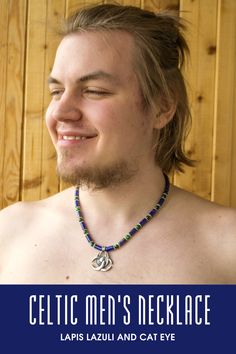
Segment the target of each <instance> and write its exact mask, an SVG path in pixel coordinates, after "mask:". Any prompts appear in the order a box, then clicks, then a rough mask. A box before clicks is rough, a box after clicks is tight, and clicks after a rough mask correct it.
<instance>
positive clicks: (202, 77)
mask: <svg viewBox="0 0 236 354" xmlns="http://www.w3.org/2000/svg"><path fill="white" fill-rule="evenodd" d="M180 12H181V16H182V17H183V18H184V19H186V20H187V21H189V22H190V23H191V25H190V27H189V30H188V32H187V40H188V43H189V47H190V53H191V61H190V64H189V65H188V66H187V67H186V69H185V77H186V80H187V82H188V86H189V87H188V91H189V96H190V104H191V111H192V117H193V122H192V129H191V133H190V135H189V137H188V141H187V151H188V154H189V156H191V157H192V158H193V159H195V160H197V161H199V162H198V163H197V166H196V167H194V168H186V169H185V170H186V173H185V174H184V175H181V176H180V175H178V174H176V175H175V183H176V184H177V185H178V186H180V187H183V188H185V189H187V190H190V191H192V192H194V193H196V194H198V195H200V196H202V197H203V198H206V199H210V198H211V176H212V145H213V127H214V85H215V67H216V49H217V48H216V34H217V0H206V1H200V0H196V1H191V0H181V1H180Z"/></svg>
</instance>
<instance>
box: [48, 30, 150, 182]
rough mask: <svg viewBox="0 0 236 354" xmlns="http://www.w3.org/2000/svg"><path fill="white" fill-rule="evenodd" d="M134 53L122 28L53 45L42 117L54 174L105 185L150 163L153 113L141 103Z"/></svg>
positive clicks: (131, 42) (69, 38) (81, 34)
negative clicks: (52, 151) (55, 167)
mask: <svg viewBox="0 0 236 354" xmlns="http://www.w3.org/2000/svg"><path fill="white" fill-rule="evenodd" d="M134 53H135V51H134V42H133V39H132V37H131V36H130V35H129V34H128V33H124V32H121V31H113V32H112V33H109V34H108V33H101V32H87V33H76V34H71V35H68V36H66V37H65V38H64V39H63V40H62V42H61V43H60V45H59V47H58V50H57V54H56V58H55V62H54V65H53V69H52V72H51V75H50V78H49V89H50V92H51V95H52V101H51V103H50V105H49V107H48V110H47V114H46V122H47V127H48V130H49V133H50V135H51V138H52V141H53V143H54V145H55V148H56V150H57V155H58V171H59V174H60V175H61V176H62V177H65V178H67V179H69V180H70V181H71V182H72V183H74V184H77V183H80V182H81V183H82V184H83V183H84V184H88V185H91V184H92V185H94V186H96V185H97V187H98V188H99V187H106V186H108V185H109V181H107V180H110V181H111V182H110V183H111V184H112V183H118V182H122V181H123V180H127V179H130V178H131V177H132V175H133V174H134V173H137V172H138V171H139V169H140V168H143V167H144V166H145V165H146V164H147V161H148V162H149V163H150V162H151V163H153V164H154V157H153V156H154V152H153V150H152V137H153V114H152V113H151V112H144V110H143V108H142V98H141V93H140V89H139V85H138V82H137V79H136V76H135V73H134V69H133V66H134V65H133V60H134ZM104 179H106V182H102V180H104ZM99 181H100V182H99ZM99 184H100V186H99Z"/></svg>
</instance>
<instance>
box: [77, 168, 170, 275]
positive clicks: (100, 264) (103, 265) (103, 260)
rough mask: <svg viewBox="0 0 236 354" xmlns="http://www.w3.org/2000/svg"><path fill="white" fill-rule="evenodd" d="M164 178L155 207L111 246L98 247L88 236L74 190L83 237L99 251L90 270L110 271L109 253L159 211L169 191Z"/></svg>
mask: <svg viewBox="0 0 236 354" xmlns="http://www.w3.org/2000/svg"><path fill="white" fill-rule="evenodd" d="M164 177H165V188H164V192H163V193H162V195H161V198H160V199H159V200H158V202H157V204H156V205H155V207H154V208H153V209H152V210H150V211H149V213H148V214H147V215H146V216H145V217H144V218H143V219H142V220H141V221H140V222H139V223H138V224H137V225H136V226H134V227H133V228H132V229H131V230H130V232H128V233H127V234H126V235H125V236H124V237H123V238H122V239H121V240H120V241H119V242H117V243H116V244H114V245H111V246H100V245H98V244H97V243H95V242H94V241H93V239H92V237H91V235H90V234H89V231H88V228H87V225H86V223H85V221H84V218H83V215H82V212H81V207H80V202H79V187H78V186H77V187H76V189H75V210H76V213H77V215H78V218H79V222H80V226H81V228H82V230H83V233H84V236H85V237H86V239H87V241H88V243H89V244H90V246H92V247H93V248H95V249H96V250H98V251H99V253H98V255H97V256H96V257H95V258H94V259H93V260H92V268H93V269H94V270H97V271H102V272H106V271H108V270H109V269H111V267H112V265H113V262H112V260H111V258H110V256H109V252H111V251H115V250H117V249H118V248H120V247H121V246H123V245H124V244H125V243H126V242H128V241H129V240H130V239H131V238H132V237H133V236H134V235H135V234H136V233H137V232H138V231H139V230H140V229H141V228H142V227H143V226H144V225H146V224H147V223H148V222H149V221H150V220H151V219H152V218H153V217H154V216H155V215H156V214H157V212H158V211H159V210H160V208H161V207H162V205H163V204H164V202H165V200H166V198H167V196H168V193H169V189H170V182H169V179H168V177H167V175H166V174H164Z"/></svg>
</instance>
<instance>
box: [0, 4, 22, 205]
mask: <svg viewBox="0 0 236 354" xmlns="http://www.w3.org/2000/svg"><path fill="white" fill-rule="evenodd" d="M26 9H27V7H26V1H25V0H20V1H13V0H12V1H6V2H5V1H3V2H1V12H0V13H1V15H0V16H1V36H2V38H1V58H2V59H1V64H0V67H1V78H2V80H3V88H4V91H5V93H4V94H3V96H2V97H1V99H2V98H3V99H4V101H5V104H4V103H3V105H2V103H1V113H0V114H1V122H3V126H2V127H3V129H2V131H1V149H2V151H4V153H2V154H1V194H2V198H1V199H2V202H1V207H5V206H7V205H9V204H11V203H14V202H16V201H18V200H19V194H20V193H19V189H20V165H21V130H22V112H23V85H24V55H25V29H26ZM4 16H6V17H5V18H4ZM4 27H5V28H4ZM6 34H7V36H6ZM2 55H3V56H2ZM4 101H3V102H4ZM4 106H5V107H4Z"/></svg>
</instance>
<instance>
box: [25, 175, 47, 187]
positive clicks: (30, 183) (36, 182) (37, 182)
mask: <svg viewBox="0 0 236 354" xmlns="http://www.w3.org/2000/svg"><path fill="white" fill-rule="evenodd" d="M42 182H43V178H42V177H36V178H34V179H31V180H25V181H24V183H23V186H24V188H25V189H31V188H36V187H38V186H40V185H41V184H42Z"/></svg>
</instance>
